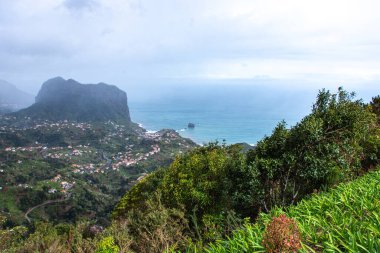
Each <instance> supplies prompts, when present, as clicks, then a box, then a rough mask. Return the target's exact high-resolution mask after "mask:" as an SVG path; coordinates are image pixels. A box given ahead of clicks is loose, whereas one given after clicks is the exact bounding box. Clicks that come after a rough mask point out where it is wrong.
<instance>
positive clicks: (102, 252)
mask: <svg viewBox="0 0 380 253" xmlns="http://www.w3.org/2000/svg"><path fill="white" fill-rule="evenodd" d="M118 252H119V247H118V246H117V245H115V240H114V239H113V237H112V236H108V237H105V238H103V239H102V240H101V241H100V242H99V243H98V248H97V249H96V251H95V253H118Z"/></svg>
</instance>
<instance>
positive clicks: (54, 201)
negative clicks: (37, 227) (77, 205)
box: [24, 193, 71, 223]
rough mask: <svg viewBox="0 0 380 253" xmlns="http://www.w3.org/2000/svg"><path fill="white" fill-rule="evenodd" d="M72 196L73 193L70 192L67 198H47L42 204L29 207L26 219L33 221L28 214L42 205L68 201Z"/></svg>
mask: <svg viewBox="0 0 380 253" xmlns="http://www.w3.org/2000/svg"><path fill="white" fill-rule="evenodd" d="M70 197H71V193H69V194H68V195H67V196H66V197H65V198H60V199H53V200H46V201H45V202H43V203H41V204H39V205H36V206H33V207H31V208H29V209H28V211H26V213H25V215H24V217H25V219H26V220H27V221H28V222H29V223H31V222H32V221H31V219H30V218H29V216H28V214H29V213H30V212H32V211H33V210H34V209H36V208H39V207H41V206H46V205H49V204H53V203H59V202H64V201H67V200H69V199H70Z"/></svg>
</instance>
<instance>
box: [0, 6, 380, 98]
mask: <svg viewBox="0 0 380 253" xmlns="http://www.w3.org/2000/svg"><path fill="white" fill-rule="evenodd" d="M379 10H380V1H378V0H315V1H314V0H160V1H157V0H0V59H1V60H0V79H4V80H7V81H9V82H11V83H14V84H15V85H17V86H18V87H20V88H21V89H23V90H26V91H28V92H30V93H33V94H35V93H37V91H38V89H39V87H40V85H41V84H42V82H44V81H45V80H47V79H49V78H51V77H55V76H62V77H64V78H74V79H76V80H78V81H80V82H82V83H98V82H106V83H110V84H115V85H117V86H119V87H121V88H123V89H126V90H128V89H136V88H139V87H145V88H146V87H148V88H149V87H150V86H151V87H153V86H154V87H156V88H157V87H160V85H165V84H173V85H179V86H180V85H188V84H191V83H193V82H198V83H206V84H208V83H210V84H214V85H215V84H217V83H219V82H222V83H223V82H224V83H226V82H227V83H228V82H229V81H230V80H234V81H233V82H231V83H238V82H239V80H241V81H242V83H244V84H246V85H249V83H255V82H257V80H263V79H265V80H266V79H273V80H284V83H286V85H289V83H292V82H291V80H297V82H294V83H296V84H295V85H313V84H315V85H322V84H324V85H325V86H327V87H329V86H331V87H335V86H336V85H341V84H343V85H348V86H350V85H351V86H352V87H353V89H355V88H363V86H366V87H367V86H368V87H369V86H370V87H371V89H378V88H377V85H378V84H379V83H380V82H378V80H380V32H379V27H380V15H378V11H379ZM247 80H248V81H247ZM247 83H248V84H247ZM279 83H281V82H279ZM356 86H357V87H356ZM379 86H380V85H379ZM379 93H380V91H379Z"/></svg>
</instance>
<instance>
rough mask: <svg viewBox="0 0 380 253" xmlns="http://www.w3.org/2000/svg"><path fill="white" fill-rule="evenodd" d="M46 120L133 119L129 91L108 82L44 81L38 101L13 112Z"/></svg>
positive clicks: (56, 79) (15, 114)
mask: <svg viewBox="0 0 380 253" xmlns="http://www.w3.org/2000/svg"><path fill="white" fill-rule="evenodd" d="M13 115H14V116H18V117H30V118H33V119H43V120H74V121H82V122H86V121H108V120H112V121H127V122H130V121H131V118H130V115H129V108H128V101H127V94H126V93H125V92H124V91H122V90H120V89H119V88H117V87H116V86H114V85H108V84H105V83H98V84H81V83H79V82H77V81H75V80H73V79H68V80H65V79H63V78H62V77H56V78H52V79H49V80H47V81H46V82H44V83H43V84H42V87H41V89H40V91H39V92H38V95H37V97H36V102H35V103H34V104H33V105H32V106H30V107H28V108H26V109H23V110H20V111H18V112H16V113H13Z"/></svg>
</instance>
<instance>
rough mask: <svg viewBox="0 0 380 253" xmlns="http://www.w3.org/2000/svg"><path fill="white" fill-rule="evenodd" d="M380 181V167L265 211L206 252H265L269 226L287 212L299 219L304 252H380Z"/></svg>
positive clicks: (289, 215)
mask: <svg viewBox="0 0 380 253" xmlns="http://www.w3.org/2000/svg"><path fill="white" fill-rule="evenodd" d="M379 183H380V171H376V172H372V173H369V174H368V175H365V176H363V177H362V178H359V179H357V180H355V181H353V182H350V183H348V184H347V183H346V184H341V185H339V186H338V187H337V188H336V189H332V190H330V191H328V192H323V193H321V194H315V195H313V196H312V197H311V198H310V199H305V200H302V201H301V202H300V203H298V205H296V206H290V207H288V208H285V209H280V208H276V209H273V210H272V211H271V212H270V213H269V214H264V213H262V214H261V215H260V218H259V219H258V220H257V222H256V223H255V224H253V225H251V224H248V225H246V226H245V227H244V228H242V229H239V230H237V231H235V232H234V234H233V236H232V237H231V239H228V240H223V241H218V242H216V243H213V244H210V245H209V246H208V247H206V248H205V249H204V252H206V253H227V252H228V253H233V252H265V250H264V247H263V245H262V241H263V236H264V234H265V229H266V227H268V225H269V224H270V223H271V221H272V220H273V219H274V217H277V216H279V215H283V214H284V212H285V213H286V215H287V216H288V217H291V218H292V219H294V220H295V221H296V223H297V226H298V228H299V231H300V233H301V238H302V241H301V242H302V248H301V252H322V251H323V252H379V251H380V216H379V213H380V205H379V198H378V197H379V196H380V184H379Z"/></svg>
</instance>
